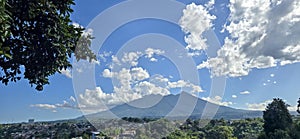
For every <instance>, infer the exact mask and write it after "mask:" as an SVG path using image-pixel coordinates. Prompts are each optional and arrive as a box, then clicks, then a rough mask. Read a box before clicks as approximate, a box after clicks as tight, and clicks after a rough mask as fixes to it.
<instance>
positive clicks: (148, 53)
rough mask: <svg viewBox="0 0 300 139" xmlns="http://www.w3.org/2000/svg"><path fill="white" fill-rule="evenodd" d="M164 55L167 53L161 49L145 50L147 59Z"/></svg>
mask: <svg viewBox="0 0 300 139" xmlns="http://www.w3.org/2000/svg"><path fill="white" fill-rule="evenodd" d="M164 53H165V51H162V50H160V49H153V48H147V49H146V50H145V54H146V58H153V56H154V54H156V55H162V54H164Z"/></svg>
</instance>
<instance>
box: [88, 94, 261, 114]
mask: <svg viewBox="0 0 300 139" xmlns="http://www.w3.org/2000/svg"><path fill="white" fill-rule="evenodd" d="M261 116H262V112H261V111H250V110H242V109H235V108H230V107H226V106H220V105H216V104H213V103H210V102H207V101H205V100H203V99H200V98H198V97H195V96H192V95H190V94H188V93H185V92H182V93H181V94H178V95H167V96H160V95H149V96H145V97H143V98H141V99H138V100H135V101H132V102H130V103H128V104H126V103H125V104H121V105H118V106H116V107H114V108H111V109H110V110H108V111H103V112H99V113H95V114H90V115H86V118H87V119H102V118H104V119H107V118H118V117H119V118H122V117H138V118H144V117H152V118H161V117H165V118H172V119H182V118H188V117H189V118H202V119H209V118H217V119H219V118H224V119H242V118H254V117H261Z"/></svg>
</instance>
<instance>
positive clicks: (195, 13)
mask: <svg viewBox="0 0 300 139" xmlns="http://www.w3.org/2000/svg"><path fill="white" fill-rule="evenodd" d="M212 3H214V1H212V2H210V3H209V5H211V4H212ZM214 19H216V17H215V16H213V15H210V14H209V11H208V9H207V8H206V7H204V6H202V5H196V4H195V3H192V4H190V5H188V6H187V7H186V9H184V10H183V16H182V17H181V19H180V21H179V24H180V26H181V28H182V29H183V31H184V32H185V33H186V34H187V35H186V37H185V42H186V43H187V44H188V45H187V47H186V48H188V49H191V50H205V49H206V48H207V45H206V39H205V38H204V37H203V36H202V34H203V32H205V31H207V30H209V29H210V28H211V27H212V26H213V25H212V20H214Z"/></svg>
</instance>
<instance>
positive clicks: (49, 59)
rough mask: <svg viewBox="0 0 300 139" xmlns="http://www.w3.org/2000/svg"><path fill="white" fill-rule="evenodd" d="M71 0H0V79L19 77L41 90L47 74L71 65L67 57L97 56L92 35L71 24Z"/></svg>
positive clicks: (18, 78) (5, 82) (85, 57)
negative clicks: (92, 43) (92, 45)
mask: <svg viewBox="0 0 300 139" xmlns="http://www.w3.org/2000/svg"><path fill="white" fill-rule="evenodd" d="M74 4H75V3H74V0H58V1H53V0H1V2H0V81H1V82H2V83H4V84H5V85H7V84H8V83H9V82H12V81H14V82H16V81H18V80H20V79H21V78H24V79H27V80H28V81H29V84H31V85H36V89H37V90H39V91H40V90H43V86H44V85H45V84H49V79H48V77H49V76H51V75H53V74H55V73H57V72H60V70H62V69H66V68H69V67H71V64H70V61H69V58H70V57H71V56H72V55H73V54H75V56H76V59H77V60H80V59H89V60H92V59H96V58H95V57H96V56H95V55H94V53H93V52H92V51H91V50H90V49H89V46H90V43H91V40H90V39H92V36H91V35H82V33H83V30H84V29H83V28H81V27H79V26H75V25H73V24H72V21H71V19H70V15H71V13H72V12H73V10H72V8H71V5H74Z"/></svg>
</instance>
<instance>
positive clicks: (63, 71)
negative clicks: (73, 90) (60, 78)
mask: <svg viewBox="0 0 300 139" xmlns="http://www.w3.org/2000/svg"><path fill="white" fill-rule="evenodd" d="M59 72H60V73H61V74H63V75H65V76H66V77H68V78H72V73H71V70H70V69H62V70H60V71H59Z"/></svg>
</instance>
